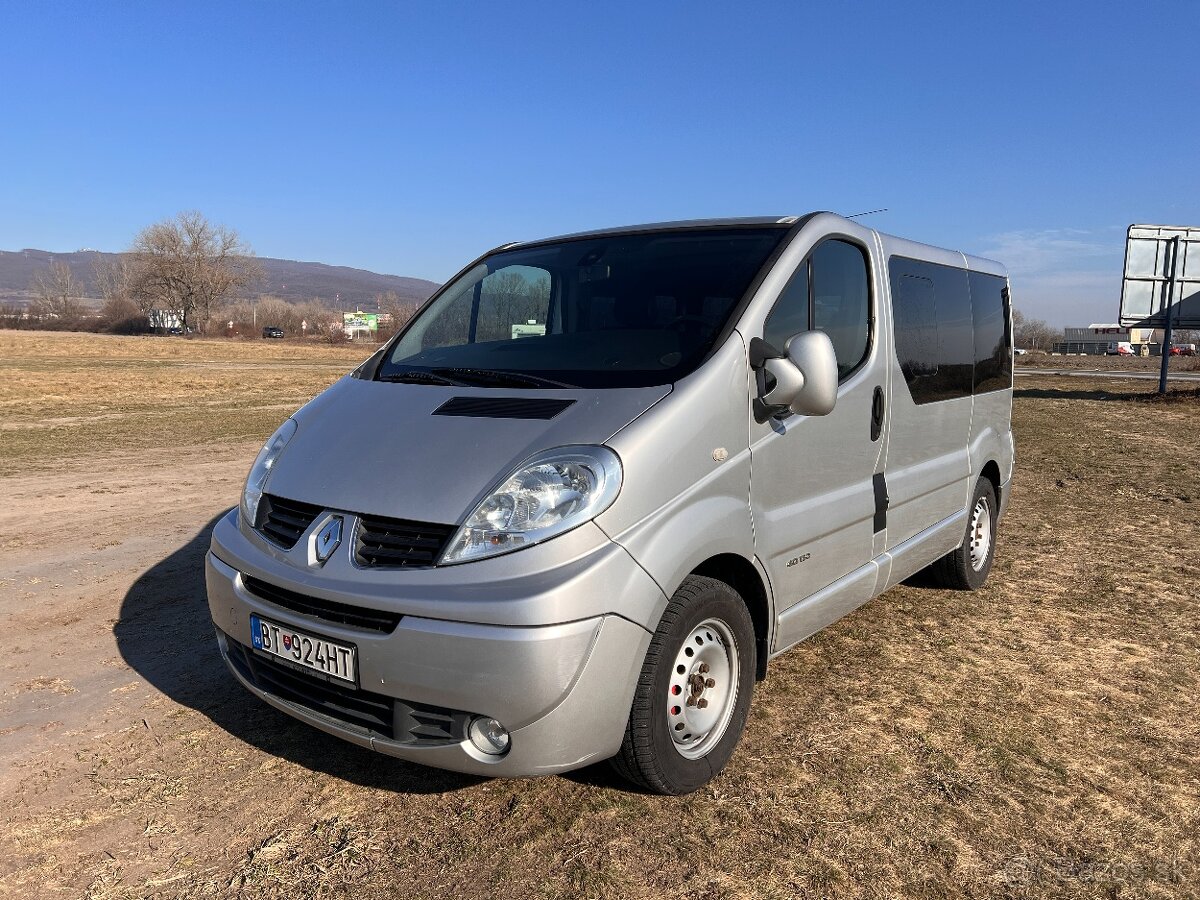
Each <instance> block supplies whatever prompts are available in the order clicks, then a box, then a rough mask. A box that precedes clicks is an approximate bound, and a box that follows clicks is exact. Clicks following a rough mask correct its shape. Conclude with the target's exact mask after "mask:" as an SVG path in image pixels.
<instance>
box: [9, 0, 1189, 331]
mask: <svg viewBox="0 0 1200 900" xmlns="http://www.w3.org/2000/svg"><path fill="white" fill-rule="evenodd" d="M1197 33H1200V4H1194V3H1183V4H1180V3H1171V4H1168V3H1158V2H1147V3H1142V4H1132V3H1120V4H1116V3H1106V2H1090V3H1056V2H1052V0H1042V2H1038V3H1024V2H1008V3H1003V4H1000V3H987V4H985V3H975V2H967V0H963V2H958V3H952V4H951V3H947V4H939V3H921V4H906V3H897V2H893V3H872V2H863V3H854V4H849V3H825V4H817V3H813V4H807V3H746V4H734V3H721V4H718V3H708V2H699V0H691V2H687V3H683V2H662V3H651V2H642V3H603V4H599V3H597V4H576V3H561V2H560V3H525V4H506V5H501V4H482V3H479V4H472V3H462V4H420V5H418V4H397V3H390V4H385V3H357V2H351V3H327V2H326V3H313V4H306V3H299V2H289V3H283V2H279V3H265V2H245V0H243V2H237V3H229V4H224V5H223V4H219V3H201V4H188V5H184V4H182V3H170V2H164V3H120V4H118V3H112V4H99V3H91V4H69V3H61V4H33V3H20V4H18V3H13V2H4V3H3V4H2V5H0V86H2V90H3V94H2V96H3V103H2V104H0V122H3V123H4V128H3V132H2V136H0V249H19V248H22V247H38V248H42V249H48V250H58V251H67V250H74V249H78V248H81V247H94V248H97V249H101V250H120V249H123V248H125V247H126V246H128V244H129V242H130V241H131V239H132V238H133V236H134V235H135V234H136V233H137V231H138V230H139V229H141V228H142V227H144V226H146V225H148V224H150V223H151V222H154V221H157V220H160V219H163V218H165V217H167V216H169V215H172V214H174V213H176V212H178V211H180V210H183V209H199V210H201V211H202V212H204V213H205V214H206V215H207V216H209V218H211V219H213V220H214V221H218V222H221V223H224V224H227V225H229V226H232V227H234V228H236V229H237V230H238V231H239V232H240V233H241V234H242V236H243V237H244V238H245V239H246V240H247V242H248V243H249V244H250V245H251V246H252V247H253V248H254V249H255V250H256V251H257V252H258V253H259V254H261V255H264V256H281V257H287V258H293V259H309V260H319V261H321V262H327V263H333V264H340V265H351V266H359V267H362V268H367V269H372V270H375V271H381V272H390V273H393V274H400V275H414V276H419V277H424V278H430V279H434V280H443V279H445V278H446V277H448V276H449V275H451V274H452V273H453V272H454V271H455V270H457V268H458V267H459V266H460V265H461V264H463V263H464V262H466V261H467V260H468V259H469V258H471V257H473V256H474V255H476V254H478V253H479V252H481V251H482V250H484V249H486V248H488V247H490V246H493V245H496V244H499V243H502V242H505V241H508V240H516V239H523V238H534V237H540V236H545V235H548V234H555V233H560V232H566V231H573V230H579V229H583V228H589V227H595V226H603V225H614V224H625V223H630V222H639V221H656V220H663V219H678V218H692V217H703V216H715V215H755V214H776V213H779V214H783V215H787V214H793V213H801V212H806V211H809V210H813V209H830V210H834V211H836V212H841V213H856V212H861V211H864V210H871V209H876V208H879V207H887V208H888V210H889V211H888V212H886V213H882V214H879V215H875V216H870V217H868V218H866V219H864V220H863V221H864V223H866V224H870V225H872V226H873V227H876V228H879V229H881V230H884V231H889V232H892V233H895V234H900V235H903V236H905V237H911V238H914V239H917V240H922V241H927V242H929V243H934V244H941V245H944V246H950V247H955V248H958V249H963V250H966V251H967V252H975V253H981V254H985V255H990V256H994V257H996V258H998V259H1000V260H1001V261H1003V262H1005V263H1006V264H1008V266H1009V268H1010V270H1011V272H1012V276H1013V289H1014V295H1015V297H1016V303H1017V306H1018V307H1019V308H1021V309H1023V310H1024V311H1026V312H1027V313H1029V314H1031V315H1034V316H1037V317H1041V318H1046V319H1048V320H1050V321H1051V322H1052V323H1053V324H1056V325H1066V324H1087V323H1088V322H1092V321H1101V320H1104V321H1107V320H1112V319H1115V316H1116V307H1117V297H1118V294H1119V291H1120V268H1121V260H1122V247H1123V241H1124V230H1125V227H1126V226H1127V225H1129V224H1130V223H1131V222H1156V223H1168V224H1193V225H1195V224H1200V166H1196V165H1195V163H1194V158H1195V154H1196V152H1197V148H1198V147H1200V117H1198V116H1197V115H1196V111H1197V109H1198V108H1200V100H1197V99H1196V95H1195V93H1194V84H1195V75H1194V67H1193V66H1192V65H1190V64H1189V62H1188V61H1189V60H1190V59H1192V58H1194V52H1195V35H1196V34H1197ZM1188 92H1191V97H1190V98H1189V97H1188V96H1187V93H1188ZM1172 95H1173V96H1172ZM1189 160H1192V161H1191V162H1189Z"/></svg>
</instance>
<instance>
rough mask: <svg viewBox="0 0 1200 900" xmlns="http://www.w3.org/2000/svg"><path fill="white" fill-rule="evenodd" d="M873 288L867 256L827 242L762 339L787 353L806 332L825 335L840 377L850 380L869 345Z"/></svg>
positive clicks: (799, 274)
mask: <svg viewBox="0 0 1200 900" xmlns="http://www.w3.org/2000/svg"><path fill="white" fill-rule="evenodd" d="M868 285H869V277H868V274H867V260H866V256H865V255H864V254H863V251H862V250H860V249H859V248H858V247H856V246H855V245H854V244H848V243H846V242H845V241H836V240H834V241H826V242H825V243H823V244H821V245H820V246H818V247H817V249H816V250H814V251H813V253H812V256H810V257H809V258H808V259H806V260H805V261H804V262H803V263H801V264H800V266H799V268H797V269H796V273H795V274H794V275H793V276H792V280H791V281H789V282H788V285H787V287H786V288H784V289H783V293H782V294H780V295H779V299H778V300H777V301H776V302H775V306H774V308H773V309H772V310H771V313H770V315H769V316H767V321H766V323H765V325H764V326H763V339H764V340H765V341H766V342H767V343H769V344H771V345H772V346H773V347H775V348H776V349H777V350H783V349H784V348H785V347H784V345H785V344H786V343H787V340H788V338H790V337H792V336H793V335H795V334H798V333H799V332H801V331H808V329H809V328H810V327H812V328H816V329H819V330H821V331H824V332H825V333H826V334H828V335H829V339H830V340H831V341H832V342H833V349H834V351H835V352H836V353H837V361H838V377H839V378H845V377H846V376H847V375H848V374H850V372H852V371H853V370H854V369H856V368H858V366H859V364H860V363H861V362H862V361H863V359H864V358H866V355H867V348H868V347H869V346H870V340H871V334H870V321H871V320H870V307H871V293H870V289H869V287H868ZM810 323H811V325H810Z"/></svg>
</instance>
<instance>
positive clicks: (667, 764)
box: [613, 575, 755, 794]
mask: <svg viewBox="0 0 1200 900" xmlns="http://www.w3.org/2000/svg"><path fill="white" fill-rule="evenodd" d="M754 654H755V643H754V625H753V623H752V622H751V620H750V613H749V611H748V610H747V609H746V604H745V603H744V602H743V600H742V598H741V597H740V596H739V595H738V594H737V592H736V591H734V590H733V588H731V587H730V586H729V585H727V584H725V583H724V582H723V581H717V580H716V579H715V578H706V577H703V576H699V575H689V576H688V577H687V578H686V579H684V582H683V584H682V585H680V587H679V590H678V591H676V592H675V595H674V596H673V597H672V598H671V602H670V604H668V606H667V610H666V612H665V613H663V617H662V621H661V622H660V623H659V626H658V630H657V631H656V632H655V633H654V637H653V638H652V639H651V641H650V647H649V649H648V650H647V651H646V660H645V662H644V663H643V665H642V671H641V675H640V676H639V678H638V685H637V690H636V691H635V693H634V698H633V707H632V709H631V710H630V714H629V724H628V726H627V727H626V729H625V740H624V742H623V743H622V745H621V752H620V753H618V754H617V756H616V757H614V759H613V766H614V767H615V768H616V770H617V771H618V772H619V773H621V775H623V776H624V777H625V778H628V779H629V780H630V781H633V782H636V783H637V784H640V785H642V786H643V787H645V788H648V789H649V790H652V791H655V792H657V793H661V794H688V793H691V792H692V791H694V790H696V789H697V788H699V787H701V786H703V785H704V784H705V783H707V782H708V781H709V780H710V779H712V778H713V776H715V775H716V774H717V773H718V772H720V771H721V770H722V769H723V768H724V767H725V764H726V763H727V762H728V761H729V757H730V756H732V755H733V750H734V748H735V747H736V746H737V742H738V739H739V738H740V737H741V735H742V731H743V729H744V728H745V726H746V714H747V712H748V711H749V708H750V698H751V695H752V694H753V691H754V672H755V658H754Z"/></svg>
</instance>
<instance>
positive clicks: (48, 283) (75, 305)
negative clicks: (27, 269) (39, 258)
mask: <svg viewBox="0 0 1200 900" xmlns="http://www.w3.org/2000/svg"><path fill="white" fill-rule="evenodd" d="M30 287H31V288H32V290H33V292H34V294H35V295H37V297H36V299H35V300H34V301H33V309H32V312H33V314H34V315H35V316H37V317H38V318H40V319H42V320H43V321H45V320H47V319H51V320H54V321H55V322H56V323H57V324H60V325H65V324H69V323H73V322H76V321H78V319H79V317H80V316H81V315H82V314H83V304H81V303H80V302H79V300H78V298H79V297H80V296H81V295H82V293H83V285H82V284H81V283H80V282H79V281H78V280H77V279H76V278H75V276H74V275H73V274H72V272H71V267H70V266H68V265H67V264H66V263H61V262H56V263H51V264H50V267H49V268H48V269H47V270H46V271H44V272H38V273H37V274H36V275H34V276H33V282H32V283H31V284H30Z"/></svg>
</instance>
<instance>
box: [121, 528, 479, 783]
mask: <svg viewBox="0 0 1200 900" xmlns="http://www.w3.org/2000/svg"><path fill="white" fill-rule="evenodd" d="M222 515H224V514H223V513H222ZM220 518H221V516H217V517H216V518H214V519H213V520H212V521H210V522H209V523H208V524H207V525H205V526H204V527H203V528H202V529H200V531H199V533H197V534H196V536H195V537H193V538H192V539H191V540H189V541H188V542H187V543H185V544H184V545H183V546H182V547H180V548H178V549H177V550H175V551H174V552H173V553H171V554H170V555H169V556H167V557H166V558H165V559H163V560H161V561H160V562H158V563H155V564H154V565H153V566H151V567H150V568H149V569H147V570H146V571H145V572H143V573H142V575H141V576H140V577H139V578H138V579H137V581H135V582H134V584H133V586H132V587H131V588H130V589H129V592H128V593H127V594H126V595H125V598H124V600H123V601H122V602H121V613H120V618H118V620H117V622H116V624H115V625H114V626H113V634H114V636H115V637H116V640H117V648H118V650H119V651H120V653H121V656H122V657H123V658H124V660H125V662H127V663H128V664H129V665H130V667H131V668H133V669H134V670H135V671H136V672H137V673H138V674H139V675H141V676H142V677H143V678H145V679H146V680H147V681H149V682H150V683H151V684H152V685H154V687H156V688H157V689H158V690H160V691H162V692H163V693H164V694H166V695H167V696H168V697H170V698H171V699H172V700H174V701H175V702H176V703H180V704H182V705H183V706H187V707H190V708H191V709H194V710H196V711H197V712H200V713H203V714H204V715H205V716H207V717H208V718H209V719H211V720H212V721H213V723H214V724H216V725H217V726H219V727H220V728H223V729H224V730H225V731H227V732H229V733H230V734H232V735H233V736H234V737H236V738H238V739H240V740H243V741H245V742H246V743H248V744H251V745H253V746H255V747H258V748H259V749H260V750H263V751H265V752H267V753H270V754H272V755H274V756H281V757H284V758H285V759H288V760H291V761H292V762H294V763H298V764H299V765H302V766H305V767H307V768H309V769H313V770H315V771H319V772H324V773H326V774H327V775H332V776H334V777H335V778H343V779H345V780H347V781H351V782H354V783H355V784H359V785H363V786H365V787H375V788H383V789H385V790H391V791H397V792H399V793H412V794H431V793H443V792H446V791H454V790H459V789H461V788H464V787H469V786H471V785H473V784H477V783H479V782H480V781H482V779H480V778H476V777H473V776H469V775H460V774H458V773H454V772H444V771H441V770H438V769H430V768H426V767H425V766H418V765H414V764H412V763H407V762H404V761H403V760H398V759H393V758H392V757H389V756H384V755H382V754H379V753H373V752H372V751H370V750H365V749H363V748H361V747H358V746H355V745H354V744H349V743H347V742H345V741H341V740H339V739H337V738H335V737H332V736H331V735H327V734H325V733H324V732H323V731H319V730H317V729H315V728H312V727H310V726H308V725H306V724H304V723H303V722H298V721H296V720H295V719H292V718H290V717H289V716H286V715H284V714H283V713H281V712H279V711H278V710H276V709H275V708H274V707H271V706H268V705H267V704H266V703H263V702H262V701H261V700H259V699H258V698H257V697H254V696H253V695H252V694H250V693H249V692H248V691H246V690H245V689H244V688H243V687H242V686H241V685H240V684H238V682H237V681H236V680H235V679H234V677H233V676H232V675H231V674H230V673H229V670H228V669H227V668H226V667H225V663H224V662H223V661H222V660H221V656H220V654H219V653H218V651H217V641H216V638H215V637H214V636H213V626H212V620H211V618H210V617H209V612H208V601H207V598H206V595H205V589H204V554H205V552H206V551H207V550H208V541H209V535H210V533H211V532H212V529H213V526H214V525H216V523H217V521H218V520H219V519H220Z"/></svg>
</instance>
